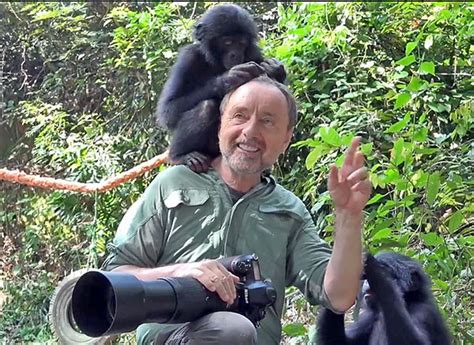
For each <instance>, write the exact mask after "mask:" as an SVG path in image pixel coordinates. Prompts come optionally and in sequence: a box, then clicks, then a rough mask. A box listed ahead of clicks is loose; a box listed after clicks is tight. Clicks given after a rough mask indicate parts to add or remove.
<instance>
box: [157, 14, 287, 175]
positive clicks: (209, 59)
mask: <svg viewBox="0 0 474 345" xmlns="http://www.w3.org/2000/svg"><path fill="white" fill-rule="evenodd" d="M194 36H195V38H196V40H197V42H196V43H194V44H190V45H187V46H185V47H183V48H182V49H181V51H180V54H179V56H178V60H177V61H176V63H175V65H174V66H173V68H172V70H171V73H170V76H169V78H168V80H167V82H166V83H165V85H164V87H163V90H162V92H161V95H160V99H159V101H158V106H157V123H158V125H160V126H163V127H166V128H168V129H169V130H170V131H171V134H172V139H171V143H170V148H169V157H170V161H171V163H173V164H186V165H188V166H189V167H190V168H191V169H193V170H194V171H195V172H201V171H206V170H207V169H208V168H209V165H210V162H211V159H212V158H214V157H215V156H217V155H218V154H219V148H218V144H217V131H218V127H219V123H220V114H219V104H220V101H221V100H222V98H223V97H224V95H225V94H226V93H227V92H229V91H231V90H233V89H235V88H237V87H238V86H240V85H242V84H244V83H246V82H247V81H249V80H251V79H253V78H255V77H257V76H259V75H261V74H263V73H267V74H268V75H269V76H270V77H271V78H274V79H276V80H277V81H279V82H284V80H285V78H286V72H285V69H284V67H283V65H282V64H281V63H280V62H278V61H277V60H275V59H267V60H264V59H263V57H262V55H261V53H260V50H259V48H258V47H257V40H258V36H257V27H256V25H255V23H254V21H253V19H252V17H251V16H250V14H249V13H248V12H247V11H245V10H244V9H242V8H241V7H239V6H237V5H220V6H215V7H212V8H211V9H209V10H208V11H206V12H205V13H204V15H203V16H202V18H201V20H199V21H198V23H197V25H196V26H195V30H194Z"/></svg>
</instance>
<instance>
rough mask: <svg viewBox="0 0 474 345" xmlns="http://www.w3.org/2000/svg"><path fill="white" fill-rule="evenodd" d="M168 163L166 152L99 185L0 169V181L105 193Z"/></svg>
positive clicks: (81, 191)
mask: <svg viewBox="0 0 474 345" xmlns="http://www.w3.org/2000/svg"><path fill="white" fill-rule="evenodd" d="M167 161H168V151H165V152H164V153H162V154H160V155H158V156H156V157H154V158H152V159H150V160H149V161H146V162H143V163H141V164H139V165H137V166H136V167H133V168H132V169H130V170H127V171H125V172H123V173H121V174H119V175H117V176H114V177H111V178H109V179H107V180H105V181H102V182H100V183H81V182H74V181H67V180H62V179H55V178H52V177H43V176H38V175H28V174H26V173H25V172H22V171H19V170H8V169H4V168H0V180H5V181H9V182H13V183H20V184H24V185H27V186H33V187H39V188H48V189H55V190H67V191H71V192H79V193H94V192H100V193H103V192H106V191H108V190H110V189H113V188H115V187H117V186H119V185H121V184H122V183H125V182H128V181H130V180H133V179H135V178H136V177H138V176H140V175H143V174H144V173H146V172H147V171H150V170H152V169H155V168H157V167H159V166H160V165H162V164H163V163H166V162H167Z"/></svg>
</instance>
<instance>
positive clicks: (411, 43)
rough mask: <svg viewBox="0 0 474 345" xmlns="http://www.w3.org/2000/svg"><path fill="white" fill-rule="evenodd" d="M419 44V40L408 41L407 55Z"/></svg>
mask: <svg viewBox="0 0 474 345" xmlns="http://www.w3.org/2000/svg"><path fill="white" fill-rule="evenodd" d="M417 45H418V43H417V42H408V43H407V45H406V47H405V56H408V55H410V53H411V52H412V51H413V49H415V48H416V46H417Z"/></svg>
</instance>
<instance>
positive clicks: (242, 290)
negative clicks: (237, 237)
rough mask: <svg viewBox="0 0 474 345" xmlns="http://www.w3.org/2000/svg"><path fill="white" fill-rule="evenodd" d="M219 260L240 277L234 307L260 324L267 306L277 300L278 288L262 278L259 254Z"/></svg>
mask: <svg viewBox="0 0 474 345" xmlns="http://www.w3.org/2000/svg"><path fill="white" fill-rule="evenodd" d="M219 261H220V262H221V263H222V265H223V266H224V267H225V268H227V269H228V270H229V271H230V272H232V273H233V274H235V275H236V276H238V277H239V278H240V282H239V283H238V284H237V285H236V290H237V299H236V302H235V303H234V305H232V307H233V308H234V309H235V311H237V312H238V313H240V314H242V315H245V316H246V317H247V318H248V319H249V320H250V321H252V322H253V323H254V325H256V326H258V325H259V323H260V321H261V320H262V319H263V318H264V317H265V312H266V307H267V306H269V305H271V304H273V303H274V302H275V300H276V290H275V289H274V288H273V286H272V285H271V283H270V282H269V281H268V280H264V279H263V278H262V276H261V274H260V266H259V264H258V258H257V256H256V255H255V254H251V255H240V256H234V257H231V258H225V259H221V260H219Z"/></svg>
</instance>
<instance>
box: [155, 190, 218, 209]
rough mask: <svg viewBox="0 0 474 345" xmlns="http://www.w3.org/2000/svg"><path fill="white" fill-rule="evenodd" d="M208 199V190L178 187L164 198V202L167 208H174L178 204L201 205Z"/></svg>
mask: <svg viewBox="0 0 474 345" xmlns="http://www.w3.org/2000/svg"><path fill="white" fill-rule="evenodd" d="M208 199H209V192H208V191H207V190H203V189H201V190H197V189H178V190H174V191H172V192H171V193H170V194H168V196H167V197H166V198H165V199H164V203H165V205H166V207H168V208H175V207H177V206H179V205H180V204H183V205H186V206H199V205H203V204H204V203H205V202H206V201H207V200H208Z"/></svg>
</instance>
